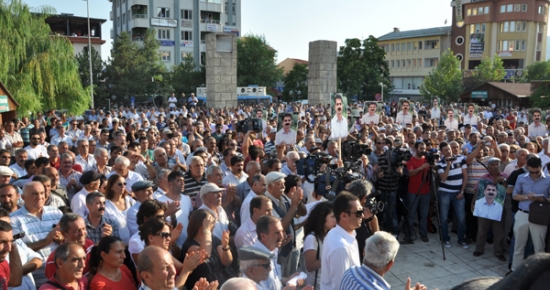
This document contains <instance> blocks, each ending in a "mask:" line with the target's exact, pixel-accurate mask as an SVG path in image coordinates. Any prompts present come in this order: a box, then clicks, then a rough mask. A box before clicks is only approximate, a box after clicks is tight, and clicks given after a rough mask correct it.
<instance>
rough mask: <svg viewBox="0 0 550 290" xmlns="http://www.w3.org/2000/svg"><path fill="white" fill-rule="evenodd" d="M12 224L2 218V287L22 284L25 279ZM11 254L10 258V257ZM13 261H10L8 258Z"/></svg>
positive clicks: (0, 240)
mask: <svg viewBox="0 0 550 290" xmlns="http://www.w3.org/2000/svg"><path fill="white" fill-rule="evenodd" d="M12 243H13V232H12V227H11V225H10V224H9V223H8V222H6V221H3V220H0V288H1V289H8V286H9V287H17V286H20V285H21V283H22V279H23V266H22V265H21V258H20V257H19V251H18V250H17V247H14V246H13V244H12ZM8 256H9V258H8ZM7 259H9V261H11V262H9V263H8V260H7Z"/></svg>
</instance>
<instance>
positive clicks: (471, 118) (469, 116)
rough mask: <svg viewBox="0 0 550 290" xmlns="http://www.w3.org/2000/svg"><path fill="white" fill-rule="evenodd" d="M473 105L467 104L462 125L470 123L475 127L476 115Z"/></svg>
mask: <svg viewBox="0 0 550 290" xmlns="http://www.w3.org/2000/svg"><path fill="white" fill-rule="evenodd" d="M474 109H475V106H474V104H468V108H467V111H466V114H465V115H464V121H463V122H462V123H463V124H464V125H466V124H470V125H472V127H475V128H476V129H478V128H477V116H476V115H475V114H474Z"/></svg>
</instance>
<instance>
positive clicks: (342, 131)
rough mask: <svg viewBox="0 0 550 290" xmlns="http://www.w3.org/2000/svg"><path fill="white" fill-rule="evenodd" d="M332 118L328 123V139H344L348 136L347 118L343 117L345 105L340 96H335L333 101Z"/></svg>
mask: <svg viewBox="0 0 550 290" xmlns="http://www.w3.org/2000/svg"><path fill="white" fill-rule="evenodd" d="M333 104H334V106H333V108H334V109H333V112H332V114H333V116H334V117H333V118H332V121H331V122H330V128H331V131H332V133H331V134H330V139H333V140H334V139H338V138H346V137H347V136H348V118H347V116H344V114H345V112H346V110H345V107H346V105H345V103H344V97H342V94H335V95H334V99H333Z"/></svg>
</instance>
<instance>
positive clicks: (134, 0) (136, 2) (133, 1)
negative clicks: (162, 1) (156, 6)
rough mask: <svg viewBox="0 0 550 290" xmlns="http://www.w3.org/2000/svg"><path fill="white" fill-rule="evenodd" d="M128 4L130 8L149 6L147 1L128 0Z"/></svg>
mask: <svg viewBox="0 0 550 290" xmlns="http://www.w3.org/2000/svg"><path fill="white" fill-rule="evenodd" d="M128 2H129V3H128V4H130V6H133V5H145V6H147V5H149V0H129V1H128Z"/></svg>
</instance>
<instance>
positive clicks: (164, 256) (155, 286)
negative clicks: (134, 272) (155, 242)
mask: <svg viewBox="0 0 550 290" xmlns="http://www.w3.org/2000/svg"><path fill="white" fill-rule="evenodd" d="M137 268H138V271H139V272H138V273H139V275H140V278H141V287H140V289H151V290H174V289H177V288H176V269H175V268H174V262H173V260H172V255H171V254H170V253H169V252H168V251H166V250H164V249H162V248H160V247H155V246H148V247H146V248H145V249H144V250H143V251H142V252H141V253H140V255H139V258H138V261H137Z"/></svg>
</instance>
